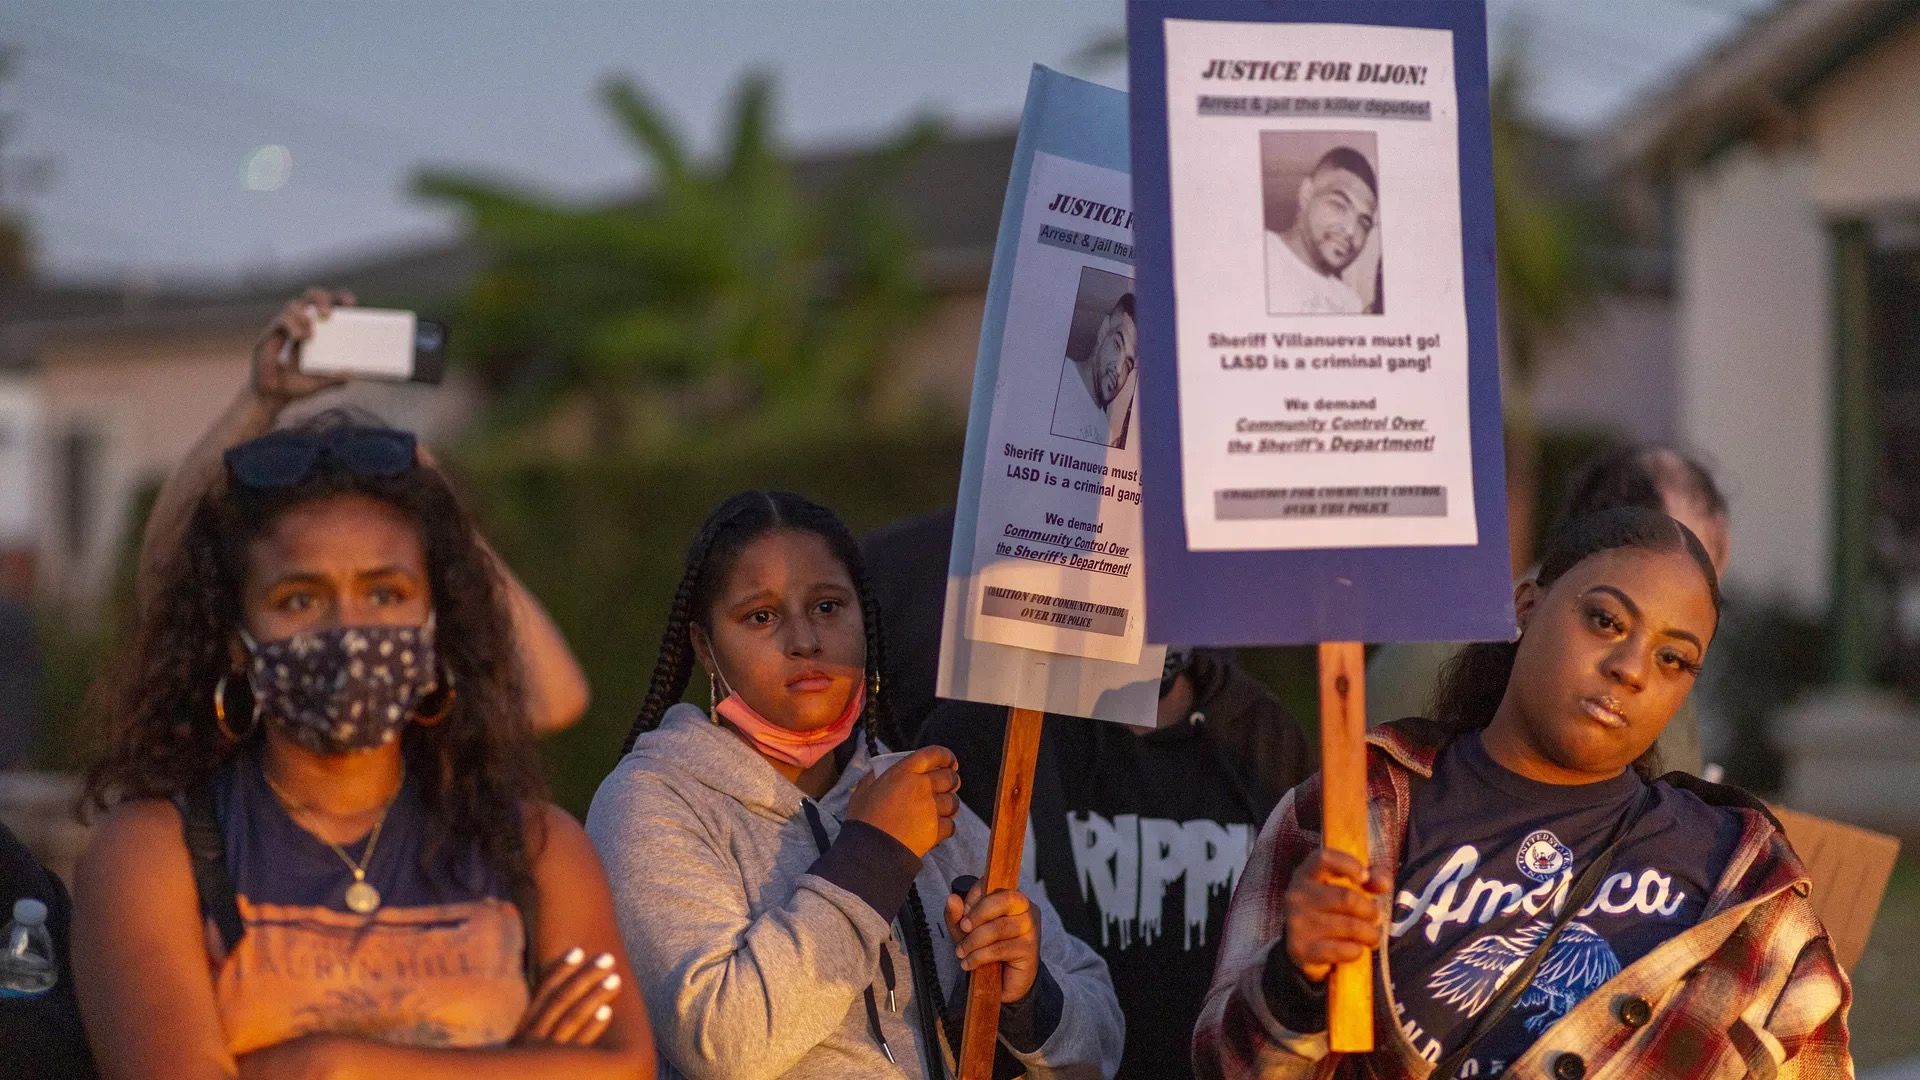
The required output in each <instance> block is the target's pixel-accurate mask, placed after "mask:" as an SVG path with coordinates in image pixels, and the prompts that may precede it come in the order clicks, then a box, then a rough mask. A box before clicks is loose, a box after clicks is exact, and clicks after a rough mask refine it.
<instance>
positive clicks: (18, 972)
mask: <svg viewBox="0 0 1920 1080" xmlns="http://www.w3.org/2000/svg"><path fill="white" fill-rule="evenodd" d="M6 942H7V948H6V952H5V953H0V997H31V996H35V995H39V994H44V993H46V992H47V991H48V990H51V989H53V984H54V983H55V982H56V981H58V979H59V978H60V972H59V968H58V967H56V966H55V964H54V960H53V936H52V935H51V934H49V933H47V905H46V904H44V903H42V902H41V901H39V900H35V899H34V898H32V897H30V896H29V897H26V898H25V899H22V900H17V901H15V902H14V905H13V921H12V922H10V923H8V924H7V931H6Z"/></svg>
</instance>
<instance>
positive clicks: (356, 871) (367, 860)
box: [260, 769, 407, 915]
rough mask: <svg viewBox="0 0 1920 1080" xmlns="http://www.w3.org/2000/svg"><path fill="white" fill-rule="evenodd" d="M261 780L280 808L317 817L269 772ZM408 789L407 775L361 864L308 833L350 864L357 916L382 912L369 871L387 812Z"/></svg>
mask: <svg viewBox="0 0 1920 1080" xmlns="http://www.w3.org/2000/svg"><path fill="white" fill-rule="evenodd" d="M260 778H261V779H262V780H265V781H266V782H267V787H269V788H271V789H272V790H273V795H274V798H276V799H279V800H280V804H281V805H282V806H284V807H285V808H286V809H288V810H291V811H298V812H300V813H303V814H311V813H315V811H314V809H313V808H312V807H310V806H308V805H307V804H306V803H303V802H301V801H299V800H298V799H295V798H294V797H293V796H291V795H288V794H287V793H286V792H285V791H284V790H282V789H281V787H280V785H279V784H276V783H274V782H273V777H271V776H268V775H267V771H266V770H265V769H261V770H260ZM406 786H407V778H406V775H405V774H404V773H403V774H402V775H401V777H400V787H397V788H394V789H393V794H391V795H389V796H387V801H386V804H385V805H384V806H382V807H380V816H379V817H378V818H377V819H375V821H374V823H373V830H372V831H371V832H369V833H367V846H366V849H365V850H364V851H362V852H361V853H360V861H358V862H355V861H354V860H353V859H351V858H349V857H348V856H347V849H345V848H343V847H341V846H340V845H339V844H336V843H334V842H333V841H331V840H329V839H327V838H326V837H324V836H321V835H319V834H318V833H314V832H311V831H309V833H308V835H309V836H313V837H315V838H316V839H318V840H319V841H320V842H321V843H323V844H325V845H327V846H328V847H329V848H332V849H333V853H334V854H335V855H338V856H340V861H341V862H343V863H346V864H347V869H348V870H351V871H353V884H351V885H348V886H347V894H346V901H347V909H348V910H349V911H352V912H353V913H354V914H356V915H371V914H373V913H374V912H375V911H378V910H379V909H380V890H379V889H376V888H374V887H373V885H372V883H371V882H369V881H367V867H368V866H370V865H372V863H373V849H374V848H375V847H376V846H377V845H378V844H379V843H380V829H381V827H382V826H384V825H386V823H387V811H389V810H391V809H393V801H394V800H395V799H397V798H399V797H400V789H401V788H404V787H406Z"/></svg>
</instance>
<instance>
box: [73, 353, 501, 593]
mask: <svg viewBox="0 0 1920 1080" xmlns="http://www.w3.org/2000/svg"><path fill="white" fill-rule="evenodd" d="M258 332H259V330H258V328H257V327H253V326H248V327H245V328H235V329H233V330H230V331H218V332H206V333H198V334H175V335H156V336H153V337H150V338H147V339H143V340H132V339H127V338H120V337H111V336H110V337H102V338H85V337H82V338H75V339H71V340H64V341H55V342H50V343H49V344H48V345H47V347H46V348H44V349H43V350H42V351H41V352H40V354H39V356H38V358H37V359H38V363H39V368H38V374H37V377H36V381H37V387H36V389H37V391H38V393H39V395H40V401H41V408H42V410H43V412H42V425H41V440H42V453H41V456H40V461H41V463H42V465H43V467H42V468H41V469H40V470H39V490H38V493H37V495H38V497H37V500H36V501H37V504H38V506H39V508H40V518H41V522H42V527H41V529H40V544H39V551H38V559H37V563H38V568H37V572H36V576H37V578H38V581H37V591H38V592H39V594H40V596H41V598H42V600H44V601H47V602H50V603H52V604H54V605H55V606H57V607H58V608H60V609H61V610H63V611H65V612H67V613H68V614H69V615H70V616H72V617H74V618H76V619H86V618H89V617H91V616H92V614H93V613H94V612H95V611H97V609H98V605H99V603H100V601H101V600H102V599H103V598H104V596H105V593H106V590H107V589H108V588H109V587H110V585H111V575H112V570H113V567H114V566H115V560H116V559H117V558H118V557H119V555H120V552H121V551H122V550H123V548H124V546H125V545H126V544H128V543H129V542H130V540H129V535H130V531H131V530H132V529H134V528H136V527H138V525H139V524H140V523H138V522H134V521H132V520H130V510H131V509H132V501H133V499H134V498H135V496H136V495H137V494H138V493H139V492H140V490H141V488H142V487H143V486H145V485H147V484H149V483H152V482H155V481H157V480H158V479H160V478H162V477H164V476H165V475H166V474H167V473H168V472H170V471H171V470H172V469H173V467H174V466H175V465H177V464H178V463H179V462H180V460H181V459H182V458H184V457H185V456H186V454H187V451H188V450H190V449H191V448H192V447H193V444H194V443H195V442H197V441H198V440H199V438H200V436H201V435H202V434H203V433H204V432H205V431H206V429H207V428H208V427H209V426H211V425H212V423H213V421H214V418H215V417H216V416H218V415H219V414H220V412H221V410H223V409H224V408H226V406H227V404H228V403H229V402H231V401H232V400H233V398H234V395H235V394H236V393H237V392H238V390H239V389H240V387H241V385H242V381H243V380H244V379H245V377H246V359H245V358H246V356H247V354H248V352H249V350H250V349H251V347H252V345H253V339H254V337H255V335H257V334H258ZM332 405H356V406H360V407H362V408H366V409H369V410H371V411H373V412H374V413H375V414H376V415H378V416H380V417H381V418H383V419H385V420H387V421H389V422H391V423H394V424H396V425H398V426H401V427H406V428H410V429H412V430H415V431H418V432H421V433H422V435H423V436H425V437H426V438H427V439H428V440H429V441H432V440H433V439H434V438H435V437H436V436H439V435H444V434H445V433H446V432H447V431H448V430H449V429H450V428H452V427H453V426H455V425H457V424H458V423H459V422H460V421H461V420H462V419H464V418H465V417H466V416H468V415H470V414H471V395H470V394H468V393H466V392H464V391H463V390H462V389H461V387H460V386H459V384H457V383H451V384H449V385H447V386H443V387H418V386H398V385H391V384H379V383H356V384H354V385H352V386H350V387H348V388H347V389H346V390H344V391H338V392H333V393H329V394H328V395H325V396H324V397H321V398H316V399H313V402H312V404H311V405H308V406H306V408H305V409H302V410H300V411H309V410H311V409H313V408H319V407H324V406H332ZM75 431H86V432H89V433H90V435H91V437H92V438H93V439H95V440H97V442H96V446H97V451H96V452H95V454H94V460H95V467H94V470H93V479H92V480H91V482H90V485H89V486H90V489H91V490H90V497H89V498H88V499H87V500H86V504H87V509H86V517H87V519H88V521H89V523H90V524H89V526H88V527H87V529H86V531H85V534H84V535H83V536H81V537H79V538H78V539H79V543H78V545H77V546H76V544H75V542H74V541H75V538H74V537H73V536H72V535H70V533H69V529H68V519H69V506H70V504H71V502H72V501H73V499H72V493H71V492H70V491H69V489H68V479H69V477H68V473H69V472H70V471H71V470H70V469H69V468H68V467H67V464H66V460H65V452H64V449H63V448H64V445H65V440H66V439H67V438H68V437H69V435H70V434H71V433H73V432H75Z"/></svg>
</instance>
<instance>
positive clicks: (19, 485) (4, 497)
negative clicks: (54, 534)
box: [0, 375, 41, 551]
mask: <svg viewBox="0 0 1920 1080" xmlns="http://www.w3.org/2000/svg"><path fill="white" fill-rule="evenodd" d="M40 426H41V425H40V399H39V394H38V393H37V392H36V391H35V388H34V385H33V382H32V380H31V379H28V378H26V377H24V376H20V375H7V376H0V551H13V550H16V549H19V548H23V547H31V546H32V545H33V543H34V538H35V537H36V536H37V535H38V533H39V529H40V512H39V503H38V500H37V499H36V497H35V493H34V490H33V478H34V476H35V475H36V469H37V467H38V466H39V448H40Z"/></svg>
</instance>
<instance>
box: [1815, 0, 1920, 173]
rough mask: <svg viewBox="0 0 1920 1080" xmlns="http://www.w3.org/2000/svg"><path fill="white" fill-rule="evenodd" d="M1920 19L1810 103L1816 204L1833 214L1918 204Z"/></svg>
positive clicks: (1858, 61) (1852, 66) (1853, 65)
mask: <svg viewBox="0 0 1920 1080" xmlns="http://www.w3.org/2000/svg"><path fill="white" fill-rule="evenodd" d="M1916 72H1920V22H1916V23H1910V24H1909V25H1907V26H1906V27H1904V28H1903V29H1901V30H1900V31H1899V32H1897V33H1894V34H1891V35H1889V36H1888V37H1887V39H1886V40H1885V41H1882V42H1880V43H1879V44H1877V45H1876V46H1875V47H1874V48H1873V49H1872V50H1870V51H1868V52H1867V53H1865V54H1863V55H1861V56H1859V57H1857V58H1855V59H1854V60H1852V61H1851V62H1849V63H1848V64H1847V66H1846V67H1845V68H1843V69H1842V70H1840V71H1838V72H1836V73H1835V74H1834V76H1833V78H1832V79H1830V80H1829V81H1828V82H1827V83H1825V84H1824V85H1823V86H1821V87H1820V89H1819V91H1818V92H1817V93H1815V94H1814V96H1813V98H1812V100H1811V101H1810V102H1809V106H1810V107H1809V108H1808V110H1807V114H1806V115H1807V121H1808V128H1809V132H1810V134H1811V138H1812V144H1813V147H1814V151H1815V155H1816V158H1817V164H1816V165H1815V167H1814V171H1813V199H1814V202H1815V203H1817V204H1818V205H1819V206H1821V207H1823V208H1825V209H1827V210H1833V211H1854V210H1872V209H1876V208H1880V207H1884V206H1887V205H1906V206H1920V78H1915V73H1916Z"/></svg>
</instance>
